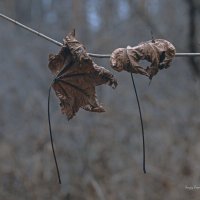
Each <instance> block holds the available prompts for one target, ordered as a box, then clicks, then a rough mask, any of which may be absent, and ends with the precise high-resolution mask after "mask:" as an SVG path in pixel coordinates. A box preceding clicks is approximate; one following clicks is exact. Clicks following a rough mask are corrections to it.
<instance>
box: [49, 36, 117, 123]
mask: <svg viewBox="0 0 200 200" xmlns="http://www.w3.org/2000/svg"><path fill="white" fill-rule="evenodd" d="M63 41H64V44H63V47H62V48H61V50H60V52H59V53H58V54H57V55H53V54H50V55H49V69H50V70H51V71H52V73H53V74H54V75H56V78H55V79H54V81H53V83H52V87H53V89H54V90H55V93H56V95H57V97H58V98H59V100H60V106H61V111H62V113H63V114H65V115H67V118H68V120H70V119H71V118H72V117H73V116H74V115H75V113H76V112H78V110H79V108H83V109H85V110H87V111H90V112H104V111H105V110H104V108H103V107H102V106H101V105H100V104H99V102H98V100H97V96H96V92H95V87H96V86H98V85H102V84H106V83H107V84H108V85H110V86H112V87H113V88H115V87H116V86H117V81H116V79H115V78H114V76H113V75H112V74H111V73H110V72H109V71H108V70H106V69H105V68H103V67H100V66H98V65H96V64H95V63H94V62H93V61H92V59H91V58H90V57H89V56H88V54H87V52H86V49H85V47H84V46H83V45H82V44H81V43H80V42H78V41H77V40H76V38H75V33H74V32H72V33H70V34H69V35H68V36H66V37H65V38H64V40H63Z"/></svg>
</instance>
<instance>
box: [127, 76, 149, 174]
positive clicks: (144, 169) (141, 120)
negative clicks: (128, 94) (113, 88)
mask: <svg viewBox="0 0 200 200" xmlns="http://www.w3.org/2000/svg"><path fill="white" fill-rule="evenodd" d="M130 73H131V80H132V83H133V88H134V91H135V96H136V100H137V104H138V109H139V114H140V123H141V128H142V147H143V172H144V173H145V174H146V164H145V140H144V126H143V119H142V112H141V108H140V101H139V98H138V94H137V89H136V85H135V81H134V78H133V73H132V72H130Z"/></svg>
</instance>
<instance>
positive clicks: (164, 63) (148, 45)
mask: <svg viewBox="0 0 200 200" xmlns="http://www.w3.org/2000/svg"><path fill="white" fill-rule="evenodd" d="M175 53H176V50H175V47H174V46H173V45H172V44H171V43H170V42H169V41H167V40H164V39H155V40H151V41H147V42H143V43H140V44H139V45H137V46H135V47H130V46H128V47H127V48H118V49H116V50H114V51H113V53H112V54H111V58H110V61H111V67H112V68H113V69H115V70H116V71H119V72H120V71H122V70H125V71H128V72H132V73H136V74H138V73H139V74H142V75H145V76H148V77H149V78H150V79H152V77H153V76H154V75H156V74H157V72H158V71H159V70H160V69H164V68H165V69H166V68H168V67H169V66H170V64H171V62H172V59H173V58H174V56H175ZM140 60H147V61H149V62H150V63H151V65H150V67H147V68H146V69H144V68H143V67H141V66H140V65H139V63H138V62H139V61H140Z"/></svg>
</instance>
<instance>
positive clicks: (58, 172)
mask: <svg viewBox="0 0 200 200" xmlns="http://www.w3.org/2000/svg"><path fill="white" fill-rule="evenodd" d="M50 96H51V85H50V87H49V93H48V122H49V134H50V139H51V147H52V152H53V157H54V161H55V165H56V171H57V175H58V181H59V183H60V184H61V178H60V171H59V168H58V162H57V159H56V154H55V150H54V145H53V136H52V130H51V118H50Z"/></svg>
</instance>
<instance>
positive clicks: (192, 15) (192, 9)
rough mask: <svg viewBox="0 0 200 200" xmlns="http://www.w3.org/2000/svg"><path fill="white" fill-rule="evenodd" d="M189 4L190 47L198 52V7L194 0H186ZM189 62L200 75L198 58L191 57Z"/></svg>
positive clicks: (192, 50) (190, 49)
mask: <svg viewBox="0 0 200 200" xmlns="http://www.w3.org/2000/svg"><path fill="white" fill-rule="evenodd" d="M186 3H187V4H188V16H189V24H188V28H189V35H188V47H189V51H190V52H197V40H196V35H197V28H196V15H197V7H196V5H195V1H194V0H186ZM189 62H190V64H191V65H192V69H193V72H194V74H195V75H197V76H200V68H199V64H200V63H199V62H198V61H197V59H196V58H194V57H190V58H189Z"/></svg>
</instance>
